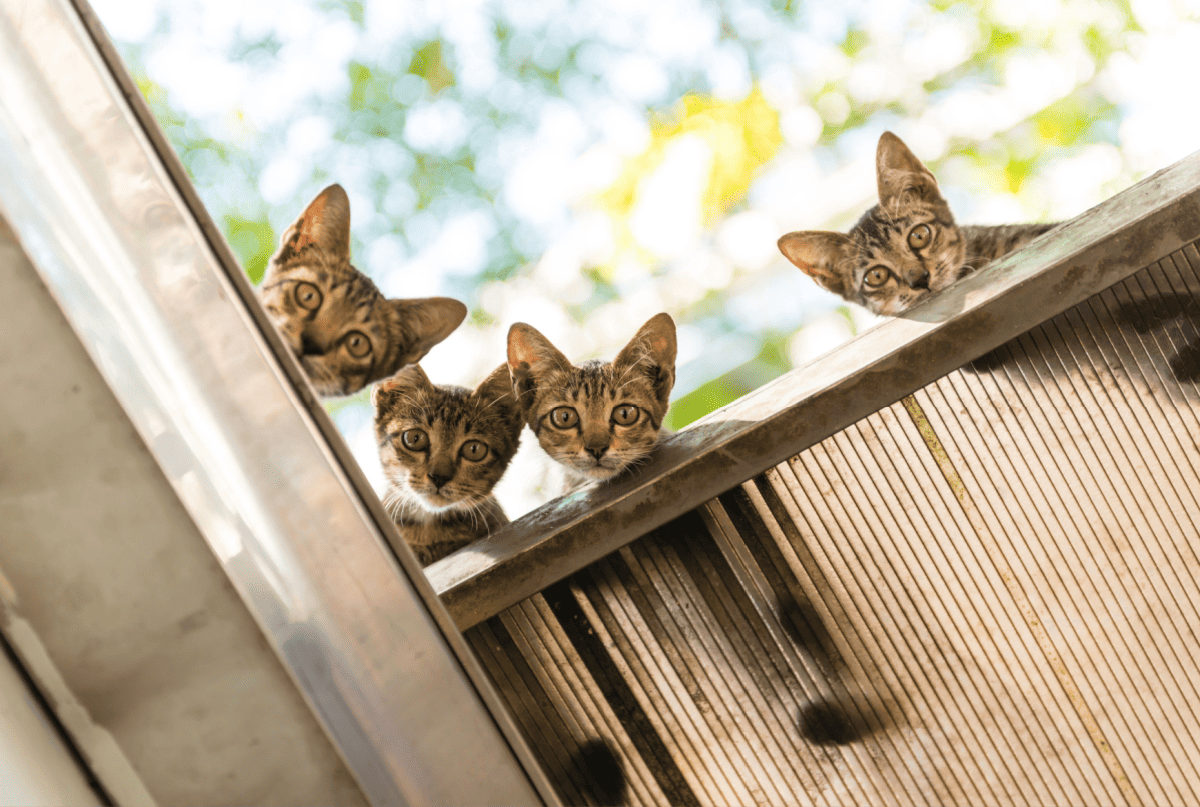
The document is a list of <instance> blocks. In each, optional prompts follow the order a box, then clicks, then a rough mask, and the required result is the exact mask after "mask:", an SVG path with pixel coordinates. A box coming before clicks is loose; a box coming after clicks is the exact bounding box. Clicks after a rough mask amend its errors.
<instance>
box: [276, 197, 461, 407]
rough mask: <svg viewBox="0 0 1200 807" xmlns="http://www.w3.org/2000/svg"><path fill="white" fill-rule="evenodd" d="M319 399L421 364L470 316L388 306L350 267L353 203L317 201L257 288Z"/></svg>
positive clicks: (455, 310) (434, 302)
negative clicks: (417, 363) (431, 349)
mask: <svg viewBox="0 0 1200 807" xmlns="http://www.w3.org/2000/svg"><path fill="white" fill-rule="evenodd" d="M258 293H259V299H261V300H262V304H263V308H264V309H265V310H266V312H267V314H268V316H269V317H270V319H271V321H272V323H273V324H274V325H275V327H276V328H277V329H278V330H279V332H280V334H282V336H283V338H284V341H285V342H287V344H288V346H289V347H290V348H291V349H292V352H293V353H295V354H296V358H297V359H298V360H299V361H300V365H301V366H302V367H303V368H304V372H305V374H306V375H307V376H308V379H309V381H311V382H312V385H313V387H314V388H315V389H316V390H317V393H318V394H319V395H322V396H325V397H332V396H339V395H352V394H353V393H355V392H358V391H359V390H361V389H362V388H363V387H365V386H367V385H368V384H370V383H371V382H372V381H378V380H379V379H381V378H387V377H388V376H390V375H393V374H394V373H395V372H396V371H397V370H399V369H400V368H401V367H403V366H405V365H407V364H413V363H415V362H417V361H419V360H420V359H421V357H422V356H424V355H425V354H426V353H428V352H429V349H430V348H432V347H433V346H434V345H436V344H437V343H438V342H440V341H442V340H443V339H445V338H446V337H447V336H449V335H450V333H451V332H452V331H453V330H454V329H455V328H457V327H458V326H459V325H460V324H461V323H462V321H463V319H464V318H465V317H466V315H467V307H466V306H465V305H463V304H462V303H460V302H459V301H458V300H451V299H449V298H447V297H428V298H425V299H417V300H389V299H387V298H385V297H384V296H383V294H382V293H380V291H379V289H377V288H376V287H375V284H374V283H372V282H371V279H370V278H369V277H367V276H366V275H364V274H363V273H362V272H359V271H358V270H357V269H355V268H354V267H353V266H351V265H350V199H349V198H348V197H347V196H346V191H344V190H343V189H342V186H341V185H330V186H329V187H328V188H326V189H325V190H323V191H321V192H320V193H319V194H317V196H316V198H314V199H313V200H312V202H310V203H309V205H308V207H307V208H305V210H304V212H303V213H301V214H300V218H298V219H296V221H295V223H294V224H292V226H291V227H289V228H288V229H287V231H286V232H285V233H284V234H283V237H282V238H281V239H280V242H279V250H278V251H277V252H276V253H275V255H274V256H272V258H271V260H270V263H269V264H268V265H267V271H266V274H265V276H264V277H263V282H262V285H261V286H260V287H259V292H258Z"/></svg>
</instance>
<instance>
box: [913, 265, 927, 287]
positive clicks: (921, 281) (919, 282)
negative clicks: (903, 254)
mask: <svg viewBox="0 0 1200 807" xmlns="http://www.w3.org/2000/svg"><path fill="white" fill-rule="evenodd" d="M910 285H911V286H912V287H913V288H914V289H924V290H925V291H929V270H928V269H922V270H921V274H919V275H917V279H916V280H914V281H913V282H912V283H911V284H910Z"/></svg>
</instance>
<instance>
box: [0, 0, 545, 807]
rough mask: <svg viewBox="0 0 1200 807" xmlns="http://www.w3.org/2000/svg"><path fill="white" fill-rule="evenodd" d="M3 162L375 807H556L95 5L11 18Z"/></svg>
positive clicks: (34, 255) (19, 212) (69, 303)
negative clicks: (267, 313)
mask: <svg viewBox="0 0 1200 807" xmlns="http://www.w3.org/2000/svg"><path fill="white" fill-rule="evenodd" d="M0 155H3V157H2V158H0V212H2V213H3V215H4V217H5V218H6V219H7V220H8V221H9V223H10V224H11V226H12V228H13V230H14V231H15V233H16V234H17V237H18V239H19V240H20V242H21V244H22V246H23V248H24V250H25V252H26V253H27V254H28V256H29V257H30V259H31V261H32V262H33V264H34V265H35V267H36V268H37V270H38V272H39V274H40V275H41V277H42V279H43V281H44V282H45V284H46V285H47V287H48V288H49V289H50V290H51V293H52V294H53V295H54V296H55V298H56V300H57V301H58V302H59V304H60V306H61V307H62V309H63V311H64V313H65V314H66V316H67V318H68V320H69V321H70V322H71V324H72V327H73V328H74V329H75V331H76V333H77V334H78V335H79V337H80V340H81V341H82V343H83V344H84V346H85V347H86V348H87V350H88V352H89V353H90V355H91V356H92V358H93V360H94V361H95V363H96V365H97V367H98V368H99V370H100V371H101V373H102V375H104V377H105V379H106V380H107V382H108V383H109V385H110V386H111V387H112V389H113V391H114V393H115V395H116V396H117V398H118V400H120V402H121V404H122V406H123V407H124V409H125V410H126V411H127V413H128V414H129V417H130V419H131V420H132V422H133V423H134V425H135V427H136V428H137V429H138V432H139V434H140V436H141V438H142V439H143V440H144V441H145V443H146V445H147V447H148V448H149V449H150V451H151V452H152V453H153V454H154V455H155V457H156V459H157V461H158V463H159V465H160V466H161V467H162V469H163V472H164V474H165V475H166V476H167V477H168V479H169V481H170V482H171V484H172V486H173V487H174V489H175V491H176V493H177V495H178V496H179V498H180V500H181V501H182V503H183V504H184V506H185V508H186V509H187V510H188V512H189V514H190V515H191V517H192V518H193V519H194V521H195V523H196V525H197V527H198V528H199V529H200V531H201V533H202V534H203V535H204V537H205V539H206V541H207V542H208V543H209V546H210V547H211V548H212V550H213V553H214V554H215V556H216V558H217V560H218V562H219V563H220V564H221V565H222V567H223V568H224V570H225V571H226V573H227V574H228V575H229V578H230V580H231V581H232V582H233V584H234V586H235V587H236V589H237V590H238V592H239V594H240V595H241V597H242V599H243V601H244V602H245V603H246V605H247V607H248V609H249V610H250V612H251V613H252V614H253V615H254V616H255V618H256V620H257V621H258V623H259V625H260V626H261V627H262V629H263V631H264V634H265V635H266V638H267V639H268V641H269V642H270V644H271V645H272V646H273V648H274V649H275V650H276V652H277V654H278V655H279V657H280V659H281V661H282V663H283V665H284V667H285V668H286V669H287V670H288V671H289V673H290V674H291V675H292V677H293V680H294V681H295V683H296V685H297V686H298V688H299V689H300V690H301V692H302V693H303V694H304V695H305V697H306V699H307V701H308V703H309V705H310V706H311V707H312V709H313V711H314V713H315V714H316V715H317V717H318V719H319V721H320V722H321V724H322V726H323V727H324V729H325V730H326V732H327V733H328V734H329V736H330V738H331V740H332V741H333V742H334V744H335V746H336V747H337V748H338V749H339V752H340V753H341V754H342V756H343V758H344V759H345V761H346V763H347V766H348V767H349V769H350V770H351V772H352V773H353V774H354V776H355V777H356V779H357V781H358V783H359V785H360V787H361V788H362V789H363V791H364V793H365V794H366V795H367V797H368V798H369V799H370V800H371V801H372V802H373V803H376V804H405V803H410V804H434V803H436V804H450V803H484V802H488V803H501V802H502V803H514V804H515V803H542V802H545V803H554V802H555V801H556V796H555V794H554V793H553V791H552V789H551V788H550V787H549V785H548V784H547V782H546V781H545V778H544V776H543V775H542V774H541V772H540V771H539V770H538V767H537V764H536V763H535V762H534V761H533V758H532V756H531V755H530V754H529V752H528V750H527V749H526V748H525V745H524V742H523V740H521V738H520V737H519V734H518V733H517V732H516V730H515V729H514V728H513V726H512V724H511V721H510V720H509V718H508V716H507V714H506V713H505V711H504V710H503V708H502V707H500V706H499V705H498V701H497V699H496V698H495V695H494V693H493V692H492V690H491V688H490V684H489V683H488V682H487V680H486V677H485V676H484V675H483V673H482V672H481V671H480V669H479V667H478V664H477V662H476V661H475V660H474V657H473V656H472V655H471V653H470V652H469V650H467V648H466V645H465V643H464V642H463V640H462V637H461V636H460V635H459V634H458V632H457V631H456V630H455V629H454V626H453V624H452V623H451V621H450V620H449V618H448V616H447V614H446V613H445V611H444V610H442V608H441V607H440V605H439V604H438V601H437V598H436V597H435V595H434V594H433V592H432V590H431V589H430V587H429V585H428V583H427V582H426V580H425V578H424V576H423V575H422V573H421V571H420V568H419V566H418V565H417V563H416V562H415V560H414V559H413V558H412V557H411V555H410V554H408V553H404V552H401V553H400V557H398V558H397V556H396V555H395V554H394V553H393V552H392V551H391V550H390V549H389V547H388V545H387V541H386V540H385V539H390V540H391V542H392V543H393V545H402V544H401V543H400V541H399V538H398V536H397V535H395V529H394V527H393V526H392V524H391V522H390V520H389V519H388V518H387V517H386V514H385V513H384V512H383V510H382V507H381V506H380V504H379V501H378V499H377V498H376V497H375V495H374V494H373V493H372V492H371V489H370V486H369V484H368V483H367V481H366V479H365V478H364V477H363V475H362V473H361V471H360V470H359V469H358V467H357V464H356V463H355V462H354V460H353V458H352V457H351V454H350V452H349V450H348V449H347V447H346V446H345V444H344V443H343V441H342V440H341V438H340V436H339V435H338V434H337V432H336V430H335V428H334V427H333V424H332V422H331V421H330V420H329V418H328V417H327V415H326V414H325V412H324V410H323V409H322V408H321V406H320V404H319V402H318V401H317V400H316V398H315V396H314V395H313V393H312V389H311V387H310V386H309V385H308V383H307V381H306V380H305V379H304V377H303V375H302V373H301V370H300V368H299V366H298V365H297V364H296V362H295V360H294V358H293V357H292V356H291V354H290V352H289V351H288V350H287V349H286V348H285V346H284V345H283V344H282V342H281V341H280V339H279V337H278V335H277V334H276V333H275V331H274V329H273V328H272V327H271V326H270V325H269V324H268V323H267V321H266V319H265V317H264V315H263V312H262V310H261V308H260V306H259V305H258V304H257V302H256V301H255V299H254V293H253V290H252V288H251V287H250V285H249V283H248V281H247V279H246V277H245V275H244V274H243V272H242V271H241V269H240V267H239V266H238V263H237V261H236V260H235V259H234V257H233V255H232V253H231V252H230V250H229V248H228V246H227V245H226V244H225V242H224V240H223V238H222V237H221V236H220V234H219V232H218V231H217V229H216V227H215V225H214V224H213V222H212V221H211V219H210V217H209V216H208V215H207V213H206V212H205V210H204V208H203V206H202V205H201V204H200V201H199V199H198V198H197V196H196V194H195V191H194V189H193V188H192V187H191V184H190V182H189V181H188V179H187V176H186V174H185V172H184V170H183V167H182V166H181V165H180V163H179V161H178V159H177V158H176V156H175V154H174V152H173V151H172V150H171V148H170V146H169V144H168V143H167V141H166V139H165V137H164V136H163V134H162V132H161V130H160V129H159V128H158V126H157V124H156V123H155V121H154V119H153V117H152V115H151V114H150V112H149V110H148V108H147V107H146V105H145V103H144V102H143V100H142V99H141V97H140V95H139V93H138V91H137V89H136V86H135V84H134V82H133V81H132V79H131V78H130V77H129V75H128V74H127V73H126V72H125V70H124V68H123V66H122V65H121V62H120V60H119V58H118V57H117V56H116V54H115V51H114V50H113V48H112V46H111V43H109V42H108V40H107V37H106V35H105V34H104V33H103V29H102V27H101V26H100V24H99V22H98V21H97V20H96V18H95V16H94V15H93V14H92V13H91V11H90V9H88V7H87V6H86V3H84V2H83V0H75V2H71V1H70V0H7V2H6V3H5V4H4V5H3V6H0ZM268 436H269V438H268Z"/></svg>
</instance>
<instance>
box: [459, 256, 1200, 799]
mask: <svg viewBox="0 0 1200 807" xmlns="http://www.w3.org/2000/svg"><path fill="white" fill-rule="evenodd" d="M1198 382H1200V251H1197V246H1196V243H1195V242H1193V243H1191V244H1188V245H1187V246H1185V247H1183V248H1182V249H1179V250H1176V251H1174V252H1172V253H1171V254H1169V255H1166V256H1163V257H1162V259H1161V260H1157V261H1155V262H1153V263H1151V264H1150V265H1148V266H1145V267H1144V268H1142V269H1141V270H1140V271H1138V272H1136V273H1135V274H1134V275H1133V276H1131V277H1129V278H1128V279H1126V280H1123V281H1121V282H1118V283H1116V284H1114V285H1112V286H1111V288H1108V289H1105V290H1103V291H1102V292H1100V293H1098V294H1095V295H1093V296H1091V297H1090V298H1088V299H1086V300H1085V301H1083V302H1082V303H1081V304H1079V305H1077V306H1075V307H1073V308H1071V309H1069V310H1067V311H1065V312H1063V313H1062V314H1060V315H1058V316H1056V317H1053V318H1051V319H1049V320H1048V321H1046V322H1044V323H1042V324H1041V325H1038V326H1036V327H1034V328H1032V329H1031V330H1029V331H1028V332H1026V333H1024V334H1022V335H1020V336H1019V337H1017V338H1016V339H1012V340H1010V341H1008V342H1007V343H1005V344H1004V345H1003V346H1001V347H1000V348H998V349H996V350H994V351H992V352H990V353H989V354H987V355H986V356H984V357H982V358H981V359H979V360H978V361H976V362H974V363H972V364H971V365H968V366H966V367H963V368H961V369H959V370H955V371H953V372H950V373H949V374H947V375H945V376H944V377H942V378H940V379H937V380H935V381H934V382H933V383H930V384H928V385H926V386H924V387H923V388H921V389H919V390H917V391H916V392H914V393H913V394H911V395H908V396H905V397H904V398H903V399H902V400H900V401H898V402H896V403H894V404H892V405H890V406H885V407H883V408H882V409H880V410H879V411H877V412H874V413H871V414H869V415H868V416H866V417H864V418H861V419H859V420H858V421H857V422H855V423H853V424H852V425H850V426H849V427H847V428H844V429H842V430H840V431H838V432H837V433H835V434H833V435H832V436H829V437H827V438H825V439H823V440H822V441H820V442H818V443H816V444H815V445H813V446H811V447H809V448H808V449H806V450H804V451H802V452H800V453H798V454H797V455H795V456H793V457H790V458H788V459H786V460H785V461H783V462H781V463H779V464H778V465H776V466H775V467H772V468H770V469H768V470H766V472H765V473H762V474H759V475H757V476H756V477H755V478H753V479H752V480H750V481H748V482H746V483H744V484H742V485H739V486H736V487H734V488H733V489H731V490H728V491H725V492H723V493H722V494H720V495H719V496H717V497H716V498H713V499H711V500H709V501H708V502H705V503H704V504H703V505H702V506H701V507H699V508H698V509H697V510H696V511H695V512H693V513H691V514H688V515H687V516H685V517H683V518H681V519H677V520H675V521H673V522H671V523H670V524H668V525H666V526H664V527H662V528H660V529H658V530H655V531H652V532H650V533H649V534H647V535H645V536H644V537H642V538H640V539H638V540H636V541H634V542H632V543H630V544H628V545H627V546H625V547H623V548H622V549H620V550H619V551H617V552H615V553H612V554H610V555H609V556H607V557H606V558H604V559H602V560H601V561H599V562H597V563H594V564H592V565H590V566H588V567H587V568H585V569H583V570H581V571H579V572H576V573H574V574H572V575H571V576H569V577H568V578H567V579H566V580H565V581H563V582H561V583H558V584H555V585H553V586H550V587H549V588H547V589H546V590H545V591H544V592H543V593H542V594H541V595H538V597H535V598H534V600H528V601H525V602H522V603H520V604H518V605H516V606H514V607H512V608H510V609H508V610H506V611H504V612H502V613H501V614H500V616H498V617H493V618H491V619H490V620H488V621H487V622H485V623H484V624H482V625H480V626H479V627H476V628H473V629H471V630H470V631H469V632H468V635H469V636H470V637H472V639H473V640H475V642H476V646H477V647H478V646H479V641H480V639H479V637H480V636H482V635H483V634H484V633H485V632H487V631H503V630H508V631H512V630H513V628H512V627H511V626H512V625H513V624H515V623H516V622H517V621H518V620H519V619H520V617H519V615H520V614H523V613H525V612H527V611H528V610H529V609H531V608H534V607H535V606H534V604H533V603H534V602H535V601H537V602H539V603H542V604H539V605H537V606H536V608H537V610H538V613H539V614H541V615H542V616H541V619H542V623H540V624H541V625H542V627H539V628H537V629H534V630H532V631H526V634H525V636H524V639H523V641H522V642H512V643H508V644H503V643H497V644H495V645H494V646H493V649H492V650H491V654H490V656H489V657H488V659H487V661H485V666H487V667H488V669H489V671H490V672H491V673H492V674H493V675H494V676H495V675H497V670H498V669H499V667H500V666H502V665H506V666H507V669H508V673H507V674H508V679H507V683H506V684H499V689H500V690H501V692H502V694H503V695H504V696H505V698H506V699H507V700H508V701H509V702H510V703H512V702H513V700H514V692H515V691H516V689H520V690H521V691H522V692H523V693H525V697H526V699H527V702H528V703H529V704H538V705H539V706H538V708H540V710H541V712H540V713H539V711H538V709H533V708H528V707H527V712H526V714H525V715H524V717H523V719H522V725H523V726H524V727H525V730H526V731H530V732H540V736H541V738H542V739H541V741H540V743H535V747H536V748H538V750H539V753H545V751H544V750H543V749H547V748H552V747H556V746H558V745H561V744H563V742H564V741H563V740H562V736H563V733H564V732H567V730H566V729H564V728H562V726H563V725H565V722H564V721H563V720H560V718H559V715H562V714H564V713H565V712H566V711H569V710H571V709H578V708H579V707H577V706H575V703H576V702H583V701H586V702H587V703H588V704H589V706H588V707H587V708H588V709H589V710H590V711H591V712H592V713H597V714H599V713H606V714H607V712H605V710H606V709H607V710H608V711H610V712H611V713H612V715H613V716H614V717H615V718H616V720H617V724H618V725H617V726H616V727H615V728H614V727H613V725H612V719H611V718H608V719H606V720H603V721H600V720H596V721H592V722H590V723H588V724H586V725H583V724H578V725H573V726H572V727H571V729H570V732H568V733H571V732H573V733H572V734H571V736H572V737H575V738H576V739H575V740H574V742H576V743H578V742H580V740H579V739H578V738H579V737H580V736H586V735H588V734H589V733H591V734H592V735H595V736H599V737H603V738H605V739H606V740H607V741H608V742H610V743H611V744H612V746H613V747H614V748H616V749H618V756H620V758H622V759H624V760H630V761H632V763H633V764H634V765H637V766H641V768H640V770H644V771H646V772H649V774H650V776H649V778H648V779H647V778H646V777H645V775H644V774H639V775H640V776H642V780H640V781H642V784H641V785H640V787H637V788H635V787H632V786H631V787H630V789H629V791H628V792H627V793H626V799H627V801H628V803H630V804H643V803H645V804H650V803H661V801H662V800H663V799H664V798H665V799H666V800H667V801H669V802H671V803H692V804H728V803H738V804H847V803H849V804H914V805H921V804H933V803H940V804H979V805H999V804H1012V805H1028V804H1089V805H1090V804H1112V805H1130V806H1132V805H1138V804H1147V805H1149V804H1154V805H1189V804H1196V803H1200V774H1198V773H1197V771H1200V730H1197V728H1196V726H1197V725H1200V720H1198V718H1200V667H1198V665H1197V650H1196V646H1195V641H1194V631H1195V626H1196V625H1197V624H1200V586H1198V585H1197V583H1198V582H1200V554H1198V551H1197V547H1198V546H1200V442H1198V440H1197V435H1200V386H1198ZM545 603H548V604H549V605H546V604H545ZM564 637H565V639H564ZM551 643H556V644H558V645H563V644H573V645H575V646H577V647H583V648H588V649H589V650H588V653H580V657H579V658H574V659H572V658H567V657H562V658H558V659H557V660H556V661H555V664H556V669H557V673H556V675H555V676H548V675H541V676H539V675H535V674H533V673H530V672H523V671H522V670H523V669H524V668H522V666H521V665H522V664H524V663H526V660H527V659H533V658H546V659H549V658H550V654H551V650H550V649H549V645H550V644H551ZM528 663H529V664H530V666H531V667H532V666H533V664H534V662H532V661H530V662H528ZM568 680H569V681H570V683H567V682H568ZM514 687H516V689H515V688H514ZM514 708H516V707H514ZM539 714H540V715H542V716H541V717H539ZM605 732H607V733H605ZM553 775H554V777H555V781H556V783H557V784H558V786H559V787H560V789H562V790H563V792H568V791H569V789H570V788H572V787H574V788H579V787H582V785H581V781H582V779H581V778H580V773H579V771H578V770H577V769H573V768H572V767H571V766H570V765H565V766H563V765H560V767H559V769H558V771H557V772H556V773H555V774H553ZM631 777H632V774H631ZM570 792H573V793H574V792H582V791H578V790H573V791H570Z"/></svg>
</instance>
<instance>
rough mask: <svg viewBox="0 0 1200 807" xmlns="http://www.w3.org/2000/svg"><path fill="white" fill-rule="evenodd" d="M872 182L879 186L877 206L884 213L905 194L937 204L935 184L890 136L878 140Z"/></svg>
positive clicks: (930, 174)
mask: <svg viewBox="0 0 1200 807" xmlns="http://www.w3.org/2000/svg"><path fill="white" fill-rule="evenodd" d="M875 178H876V180H877V182H878V185H879V204H880V205H882V206H883V209H884V210H896V209H897V207H898V206H899V205H900V203H901V201H902V200H903V198H904V195H905V194H912V195H913V196H915V197H916V198H917V199H921V200H924V201H927V202H934V201H940V200H941V198H942V196H941V194H940V193H938V184H937V180H936V179H934V178H933V174H932V173H930V171H929V169H928V168H926V167H925V164H924V163H922V162H921V161H920V160H918V159H917V157H916V155H915V154H913V153H912V152H911V151H909V150H908V146H906V145H904V141H903V140H901V139H900V138H898V137H896V136H895V135H894V134H892V133H891V132H884V133H883V134H882V135H880V136H879V147H878V148H877V149H876V150H875Z"/></svg>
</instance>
